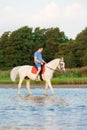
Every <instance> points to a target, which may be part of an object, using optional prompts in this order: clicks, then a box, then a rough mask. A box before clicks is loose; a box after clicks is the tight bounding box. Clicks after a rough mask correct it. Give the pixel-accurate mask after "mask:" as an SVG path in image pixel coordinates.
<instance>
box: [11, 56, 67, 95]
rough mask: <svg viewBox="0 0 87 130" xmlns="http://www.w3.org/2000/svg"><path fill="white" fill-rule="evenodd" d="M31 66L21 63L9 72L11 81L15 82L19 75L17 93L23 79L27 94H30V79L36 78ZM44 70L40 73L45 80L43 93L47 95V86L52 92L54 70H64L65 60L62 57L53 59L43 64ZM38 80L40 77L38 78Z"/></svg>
mask: <svg viewBox="0 0 87 130" xmlns="http://www.w3.org/2000/svg"><path fill="white" fill-rule="evenodd" d="M32 68H33V66H30V65H23V66H17V67H14V68H13V69H12V70H11V72H10V78H11V80H12V81H13V82H15V80H16V78H17V77H19V83H18V95H20V88H21V85H22V82H23V80H24V79H25V80H26V88H27V90H28V92H29V95H31V94H32V92H31V89H30V80H35V79H36V73H33V72H32ZM44 68H45V69H44V72H43V74H42V78H43V80H44V81H45V91H44V94H45V95H47V90H48V87H49V88H50V90H51V92H52V94H54V90H53V87H52V84H51V79H52V77H53V74H54V72H55V71H61V72H65V62H64V59H63V58H57V59H54V60H52V61H50V62H48V63H46V64H45V65H44ZM39 80H40V78H39Z"/></svg>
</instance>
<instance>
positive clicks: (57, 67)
mask: <svg viewBox="0 0 87 130" xmlns="http://www.w3.org/2000/svg"><path fill="white" fill-rule="evenodd" d="M59 64H60V68H61V63H59ZM46 67H47V68H49V69H50V70H53V71H59V70H60V69H53V68H51V67H49V66H47V65H46ZM57 68H58V67H57ZM61 70H62V68H61Z"/></svg>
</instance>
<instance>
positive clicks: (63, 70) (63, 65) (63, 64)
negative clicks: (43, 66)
mask: <svg viewBox="0 0 87 130" xmlns="http://www.w3.org/2000/svg"><path fill="white" fill-rule="evenodd" d="M58 69H59V70H60V71H61V72H65V62H64V59H63V58H61V59H60V60H59V64H58Z"/></svg>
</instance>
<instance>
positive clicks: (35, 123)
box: [0, 88, 87, 130]
mask: <svg viewBox="0 0 87 130" xmlns="http://www.w3.org/2000/svg"><path fill="white" fill-rule="evenodd" d="M22 91H23V93H24V94H25V95H26V89H23V90H22ZM32 91H33V93H34V94H33V95H32V96H24V97H21V96H20V97H18V96H17V90H16V89H15V90H14V89H11V88H10V89H0V130H3V129H4V130H8V129H9V130H10V129H11V130H24V129H26V130H53V129H55V130H86V129H87V123H86V121H87V89H55V95H54V96H51V95H49V96H44V95H43V89H34V90H32Z"/></svg>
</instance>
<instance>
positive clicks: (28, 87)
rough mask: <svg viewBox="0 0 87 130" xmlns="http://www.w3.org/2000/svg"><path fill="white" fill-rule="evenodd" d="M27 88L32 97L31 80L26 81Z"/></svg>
mask: <svg viewBox="0 0 87 130" xmlns="http://www.w3.org/2000/svg"><path fill="white" fill-rule="evenodd" d="M26 88H27V89H28V92H29V95H31V94H32V92H31V89H30V80H29V79H27V80H26Z"/></svg>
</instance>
